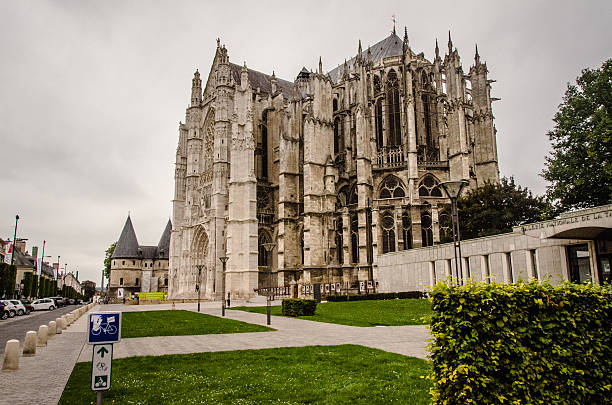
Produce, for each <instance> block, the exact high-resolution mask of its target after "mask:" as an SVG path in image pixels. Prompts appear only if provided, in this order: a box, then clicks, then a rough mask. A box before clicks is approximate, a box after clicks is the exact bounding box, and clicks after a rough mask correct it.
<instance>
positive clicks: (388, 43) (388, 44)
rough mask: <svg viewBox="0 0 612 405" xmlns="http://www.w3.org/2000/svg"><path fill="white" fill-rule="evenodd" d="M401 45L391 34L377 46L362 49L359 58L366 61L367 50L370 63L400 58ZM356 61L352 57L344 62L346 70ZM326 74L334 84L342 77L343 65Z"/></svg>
mask: <svg viewBox="0 0 612 405" xmlns="http://www.w3.org/2000/svg"><path fill="white" fill-rule="evenodd" d="M403 45H404V43H403V41H402V39H401V38H400V37H398V36H397V35H396V34H393V33H391V35H389V36H388V37H387V38H385V39H383V40H382V41H380V42H378V43H377V44H375V45H373V46H371V47H369V48H367V49H364V50H363V51H362V53H361V56H362V57H363V58H364V59H367V57H368V49H369V50H370V53H371V57H370V61H371V62H377V61H379V60H381V59H384V58H388V57H390V56H400V55H401V54H402V53H403V51H404V48H403ZM356 59H357V56H354V57H353V58H351V59H350V60H349V61H347V62H346V65H347V68H348V69H350V68H351V66H353V64H354V63H355V61H356ZM328 74H329V77H330V78H331V79H332V81H333V82H334V83H337V82H338V79H339V78H340V77H342V75H343V74H344V64H341V65H340V66H338V67H337V68H335V69H333V70H331V71H330V72H329V73H328Z"/></svg>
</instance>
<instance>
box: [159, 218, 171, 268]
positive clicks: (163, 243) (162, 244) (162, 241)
mask: <svg viewBox="0 0 612 405" xmlns="http://www.w3.org/2000/svg"><path fill="white" fill-rule="evenodd" d="M171 233H172V221H170V220H168V223H167V224H166V229H164V233H162V236H161V238H159V243H158V244H157V256H158V257H159V258H160V259H167V258H168V252H169V251H170V234H171Z"/></svg>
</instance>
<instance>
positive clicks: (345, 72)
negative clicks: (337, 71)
mask: <svg viewBox="0 0 612 405" xmlns="http://www.w3.org/2000/svg"><path fill="white" fill-rule="evenodd" d="M342 78H344V79H346V78H348V67H347V66H346V59H344V68H343V70H342Z"/></svg>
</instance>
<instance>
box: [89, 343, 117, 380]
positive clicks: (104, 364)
mask: <svg viewBox="0 0 612 405" xmlns="http://www.w3.org/2000/svg"><path fill="white" fill-rule="evenodd" d="M112 360H113V345H112V344H105V345H94V346H93V355H92V359H91V389H92V390H94V391H103V390H107V389H109V388H110V384H111V365H112Z"/></svg>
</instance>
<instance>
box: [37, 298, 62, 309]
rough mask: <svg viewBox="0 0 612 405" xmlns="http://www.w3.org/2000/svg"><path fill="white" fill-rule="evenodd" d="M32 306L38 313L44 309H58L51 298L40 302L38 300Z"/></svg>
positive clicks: (42, 299)
mask: <svg viewBox="0 0 612 405" xmlns="http://www.w3.org/2000/svg"><path fill="white" fill-rule="evenodd" d="M32 306H33V307H34V310H36V311H39V310H44V309H48V310H50V311H51V310H53V309H55V308H57V305H55V301H53V300H52V299H51V298H41V299H39V300H36V301H34V302H33V303H32Z"/></svg>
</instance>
